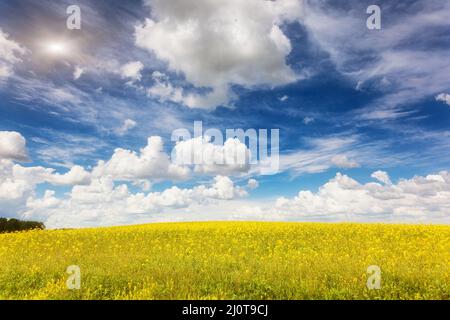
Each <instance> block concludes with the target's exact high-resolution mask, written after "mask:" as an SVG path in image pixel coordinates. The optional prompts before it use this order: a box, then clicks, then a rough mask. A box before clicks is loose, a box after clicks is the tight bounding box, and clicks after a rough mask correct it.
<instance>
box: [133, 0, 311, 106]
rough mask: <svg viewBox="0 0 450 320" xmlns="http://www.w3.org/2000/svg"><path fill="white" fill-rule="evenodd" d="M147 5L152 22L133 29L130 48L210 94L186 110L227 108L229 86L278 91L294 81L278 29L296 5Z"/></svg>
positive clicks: (204, 0)
mask: <svg viewBox="0 0 450 320" xmlns="http://www.w3.org/2000/svg"><path fill="white" fill-rule="evenodd" d="M147 4H148V5H149V6H151V13H152V18H151V19H146V21H145V22H144V23H143V24H141V25H138V26H137V27H136V33H135V35H136V45H137V46H139V47H141V48H144V49H147V50H149V51H151V52H154V53H155V54H156V56H157V57H158V58H159V59H161V60H163V61H166V62H167V63H168V67H169V69H170V70H173V71H175V72H179V73H183V74H184V76H185V78H186V80H187V82H189V83H190V84H192V85H194V86H195V87H197V88H211V89H212V93H210V94H207V95H206V97H201V96H198V95H195V96H193V97H192V98H191V99H188V100H187V101H189V102H190V103H189V104H188V106H190V107H198V108H212V107H217V106H219V105H222V104H227V103H228V102H229V101H230V99H231V95H232V92H231V91H230V89H229V87H230V85H233V84H237V85H242V86H245V87H253V86H260V85H269V86H279V85H283V84H287V83H291V82H293V81H296V80H297V79H298V76H297V75H296V74H295V73H294V72H293V71H292V70H291V69H290V67H289V66H287V65H286V57H287V55H288V54H289V53H290V51H291V43H290V41H289V39H288V38H287V37H286V35H285V34H284V33H283V31H282V30H281V29H280V26H281V25H282V24H283V23H285V22H292V21H295V20H296V19H298V18H299V16H300V14H301V12H302V6H301V3H300V1H297V0H279V1H259V0H248V1H240V0H215V1H211V0H200V1H187V0H171V1H167V0H152V1H147ZM227 97H228V99H226V98H227ZM205 99H206V100H205ZM182 102H183V103H185V102H186V100H182Z"/></svg>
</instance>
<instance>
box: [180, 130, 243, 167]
mask: <svg viewBox="0 0 450 320" xmlns="http://www.w3.org/2000/svg"><path fill="white" fill-rule="evenodd" d="M250 157H251V155H250V150H249V149H248V148H247V146H246V145H245V144H244V143H242V142H240V140H239V139H237V138H234V139H231V138H230V139H228V140H227V141H225V143H223V144H222V143H221V142H218V143H213V142H211V138H210V137H207V136H205V137H197V138H193V139H189V140H186V141H179V142H177V144H176V146H175V148H174V149H173V152H172V159H173V160H174V162H175V163H177V164H179V165H183V166H194V171H195V172H196V173H203V174H227V175H232V174H242V173H247V172H248V171H249V170H250V167H251V165H250Z"/></svg>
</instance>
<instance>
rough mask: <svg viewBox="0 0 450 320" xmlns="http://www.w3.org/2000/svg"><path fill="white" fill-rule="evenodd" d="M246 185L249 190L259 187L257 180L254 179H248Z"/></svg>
mask: <svg viewBox="0 0 450 320" xmlns="http://www.w3.org/2000/svg"><path fill="white" fill-rule="evenodd" d="M247 186H248V188H249V189H250V190H253V189H257V188H258V187H259V182H258V181H257V180H255V179H249V180H248V182H247Z"/></svg>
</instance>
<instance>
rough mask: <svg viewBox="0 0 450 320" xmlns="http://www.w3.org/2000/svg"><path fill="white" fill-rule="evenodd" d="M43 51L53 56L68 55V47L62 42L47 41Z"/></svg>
mask: <svg viewBox="0 0 450 320" xmlns="http://www.w3.org/2000/svg"><path fill="white" fill-rule="evenodd" d="M45 51H46V52H47V53H48V54H51V55H55V56H61V55H66V54H68V53H69V46H68V45H67V43H65V42H64V41H49V42H47V43H46V44H45Z"/></svg>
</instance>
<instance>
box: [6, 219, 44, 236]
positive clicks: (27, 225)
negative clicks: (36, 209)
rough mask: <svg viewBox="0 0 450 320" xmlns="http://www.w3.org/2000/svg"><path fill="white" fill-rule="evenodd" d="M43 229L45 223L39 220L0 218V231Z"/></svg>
mask: <svg viewBox="0 0 450 320" xmlns="http://www.w3.org/2000/svg"><path fill="white" fill-rule="evenodd" d="M36 229H37V230H43V229H45V225H44V224H43V223H42V222H38V221H21V220H18V219H14V218H13V219H6V218H0V233H6V232H15V231H26V230H36Z"/></svg>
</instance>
